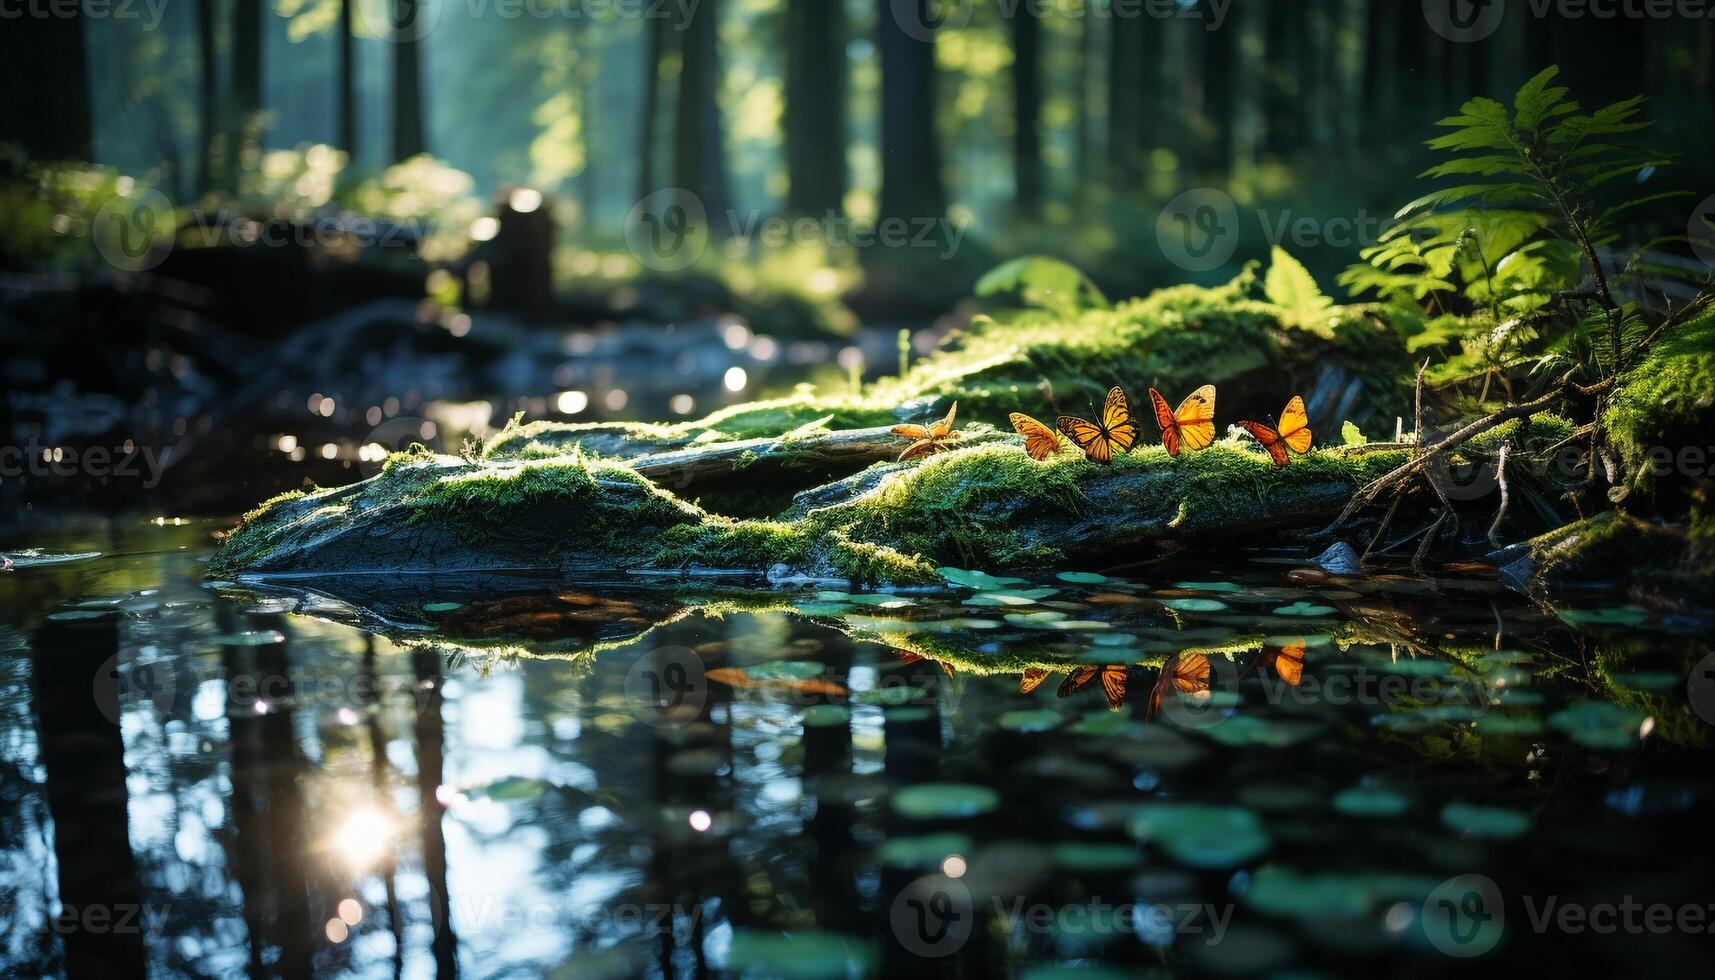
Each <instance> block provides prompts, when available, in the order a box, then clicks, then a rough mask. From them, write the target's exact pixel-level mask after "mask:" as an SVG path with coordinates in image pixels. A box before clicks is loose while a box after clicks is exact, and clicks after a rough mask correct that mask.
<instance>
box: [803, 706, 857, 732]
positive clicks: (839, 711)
mask: <svg viewBox="0 0 1715 980" xmlns="http://www.w3.org/2000/svg"><path fill="white" fill-rule="evenodd" d="M851 720H852V709H850V708H848V707H846V706H845V705H843V704H813V705H811V706H810V707H808V708H805V709H804V716H803V721H804V727H805V728H831V727H834V726H838V725H846V724H850V723H851Z"/></svg>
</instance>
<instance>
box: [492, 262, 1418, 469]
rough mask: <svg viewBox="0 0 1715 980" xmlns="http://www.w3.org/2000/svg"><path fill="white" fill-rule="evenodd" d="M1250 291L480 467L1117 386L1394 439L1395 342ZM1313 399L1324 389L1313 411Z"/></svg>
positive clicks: (557, 441) (944, 354) (1039, 314)
mask: <svg viewBox="0 0 1715 980" xmlns="http://www.w3.org/2000/svg"><path fill="white" fill-rule="evenodd" d="M1258 293H1259V287H1258V286H1257V283H1256V279H1255V276H1254V275H1253V274H1250V273H1247V274H1246V275H1244V276H1241V277H1240V278H1239V279H1237V280H1235V281H1234V282H1232V283H1229V284H1227V285H1225V286H1221V287H1216V288H1204V287H1201V286H1176V287H1173V288H1170V289H1163V290H1160V291H1158V292H1156V293H1153V294H1152V295H1150V296H1148V297H1146V298H1143V299H1134V300H1130V301H1128V302H1123V303H1120V304H1118V305H1117V306H1115V307H1114V308H1112V309H1099V310H1088V311H1084V312H1082V313H1078V314H1073V315H1067V314H1052V313H1048V312H1045V311H1040V310H1037V311H1025V312H1020V313H1015V314H1011V315H1009V316H1008V317H1007V318H1005V319H1004V320H1001V319H990V318H978V320H977V321H976V322H975V323H973V324H972V325H971V327H970V328H969V329H967V330H965V331H962V332H960V333H959V334H957V335H955V336H954V337H953V338H952V339H951V341H950V342H949V343H948V345H947V346H946V347H945V348H944V349H942V350H940V351H937V352H936V353H935V354H933V355H931V356H929V357H926V358H924V359H922V360H921V361H919V362H918V363H917V364H916V365H914V366H913V367H912V368H911V369H910V370H909V371H907V372H906V373H905V375H904V376H903V377H897V378H884V379H881V380H880V381H878V382H876V383H874V384H872V385H868V386H866V387H865V388H864V389H863V390H862V391H861V392H855V393H854V392H844V393H817V392H814V391H811V390H809V389H801V390H799V391H797V392H795V393H793V394H791V395H789V396H786V397H783V398H776V399H770V400H765V401H758V402H751V403H747V404H743V405H735V406H731V407H728V408H725V409H722V410H720V411H718V412H715V413H714V414H712V415H709V416H707V417H705V418H702V419H697V420H695V421H689V422H681V423H675V424H671V425H656V424H647V423H621V424H564V423H551V422H537V423H533V424H530V425H525V426H520V427H518V428H516V429H513V430H511V431H509V432H507V433H504V434H502V435H501V436H500V437H498V438H496V439H495V440H494V441H493V442H491V443H490V445H489V447H488V450H487V451H488V454H489V457H490V458H509V457H519V456H531V455H535V456H546V455H554V454H557V453H561V452H564V451H566V450H567V449H569V448H570V447H572V446H574V445H579V446H582V447H583V448H584V449H585V450H586V451H590V452H596V453H600V454H603V455H609V456H616V457H622V458H629V457H632V456H636V455H641V454H644V453H651V452H661V451H663V450H668V449H673V448H677V447H682V446H686V445H689V444H691V443H693V442H699V441H709V440H736V439H753V438H759V437H766V436H778V435H780V434H782V433H784V432H788V431H791V430H792V429H795V428H797V427H799V426H803V425H805V424H808V423H812V422H814V421H816V420H818V419H822V418H824V417H825V418H826V419H827V423H826V424H827V425H828V426H829V427H830V428H834V429H853V428H864V427H869V426H877V425H890V424H894V423H897V422H900V421H904V420H910V419H919V420H921V419H924V418H927V417H929V415H930V414H931V412H935V413H938V412H940V411H943V410H944V408H945V405H946V403H948V402H950V401H955V400H956V401H957V402H958V403H959V411H960V417H961V418H963V419H969V420H976V421H986V422H990V423H992V424H996V425H1004V423H1005V419H1006V416H1007V414H1008V413H1010V412H1015V411H1022V412H1028V413H1030V414H1033V415H1037V416H1042V417H1047V416H1051V415H1053V414H1055V413H1056V412H1058V411H1064V412H1083V411H1086V410H1087V409H1089V407H1090V406H1091V405H1094V404H1098V403H1099V402H1100V401H1101V398H1102V396H1103V395H1104V394H1105V393H1106V391H1107V389H1108V388H1109V387H1110V386H1112V385H1114V384H1119V385H1121V386H1123V387H1125V388H1126V389H1127V390H1128V391H1129V392H1130V393H1131V394H1132V396H1133V397H1134V398H1135V399H1142V398H1143V395H1144V392H1145V390H1146V389H1148V388H1150V387H1157V388H1160V389H1161V390H1162V391H1164V392H1166V393H1167V394H1168V395H1169V397H1176V396H1178V395H1180V394H1183V393H1186V392H1189V391H1190V390H1192V389H1193V388H1195V387H1197V386H1199V385H1202V384H1205V383H1208V384H1215V385H1219V386H1221V389H1222V390H1221V406H1222V415H1223V417H1239V416H1240V415H1249V416H1251V417H1254V418H1266V417H1268V415H1269V413H1273V412H1278V411H1279V410H1280V406H1281V405H1283V404H1285V402H1286V399H1287V398H1288V397H1289V396H1290V395H1291V394H1293V393H1295V392H1303V393H1305V394H1306V395H1308V396H1312V398H1311V400H1312V402H1313V403H1316V404H1322V405H1324V406H1325V410H1326V411H1328V412H1338V413H1340V414H1342V415H1344V414H1349V413H1351V412H1357V413H1360V414H1358V415H1357V416H1356V417H1354V419H1353V420H1354V421H1357V422H1360V423H1362V422H1364V421H1366V419H1368V418H1372V417H1373V418H1375V419H1385V420H1386V421H1387V423H1388V426H1389V427H1391V425H1392V420H1393V417H1394V415H1395V414H1396V413H1397V412H1399V411H1401V410H1402V409H1403V406H1404V401H1403V399H1404V397H1405V394H1406V389H1405V387H1404V386H1402V385H1400V383H1399V379H1400V378H1401V377H1404V376H1406V375H1407V374H1408V373H1409V371H1408V368H1407V366H1406V361H1407V357H1406V352H1405V346H1404V342H1403V340H1402V339H1401V338H1400V337H1399V336H1398V334H1397V333H1395V332H1394V331H1392V330H1391V329H1389V328H1387V327H1385V326H1383V325H1382V324H1381V323H1380V322H1379V321H1377V320H1375V319H1373V318H1371V317H1370V316H1368V314H1367V311H1366V310H1365V309H1364V308H1361V307H1341V308H1333V309H1330V310H1329V312H1328V313H1327V315H1326V317H1324V318H1320V319H1318V320H1316V321H1307V320H1306V319H1305V318H1304V317H1303V316H1302V315H1300V314H1299V313H1297V312H1295V311H1292V310H1288V309H1285V308H1283V307H1280V306H1277V305H1275V304H1273V303H1270V302H1267V301H1265V300H1262V299H1258V298H1255V297H1256V295H1257V294H1258ZM1320 388H1325V389H1327V391H1326V392H1325V396H1326V397H1324V398H1322V399H1321V400H1320V402H1318V400H1317V399H1316V398H1315V397H1314V394H1313V393H1314V392H1315V391H1317V390H1318V389H1320ZM1343 420H1344V419H1343V418H1341V419H1337V420H1334V421H1343Z"/></svg>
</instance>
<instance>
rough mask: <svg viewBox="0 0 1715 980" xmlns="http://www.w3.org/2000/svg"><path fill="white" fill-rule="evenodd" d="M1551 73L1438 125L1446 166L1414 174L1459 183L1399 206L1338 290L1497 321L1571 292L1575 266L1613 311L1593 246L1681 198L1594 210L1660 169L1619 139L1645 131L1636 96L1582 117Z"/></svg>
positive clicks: (1649, 198) (1470, 105)
mask: <svg viewBox="0 0 1715 980" xmlns="http://www.w3.org/2000/svg"><path fill="white" fill-rule="evenodd" d="M1558 74H1559V69H1558V68H1555V67H1550V68H1548V69H1546V70H1545V71H1543V72H1542V73H1540V74H1538V75H1537V76H1536V77H1535V78H1532V79H1531V80H1530V81H1529V82H1526V83H1525V85H1524V87H1523V88H1521V89H1519V92H1518V94H1517V96H1516V97H1515V98H1514V99H1513V105H1512V107H1511V109H1510V110H1509V109H1508V107H1507V106H1505V105H1503V104H1502V103H1500V102H1498V101H1496V100H1494V99H1488V98H1476V99H1471V100H1470V101H1468V102H1466V103H1465V104H1464V105H1463V106H1462V107H1461V108H1460V110H1459V113H1458V114H1457V115H1454V116H1450V117H1448V118H1446V119H1443V120H1441V121H1440V122H1439V123H1438V125H1440V126H1442V127H1444V128H1446V129H1447V130H1448V132H1446V133H1444V134H1442V135H1441V136H1438V137H1436V138H1435V139H1433V140H1431V141H1429V146H1430V147H1432V148H1433V149H1436V150H1441V151H1444V152H1447V153H1449V154H1451V155H1452V158H1451V159H1449V160H1447V161H1445V162H1443V163H1441V164H1438V165H1437V166H1435V167H1432V168H1430V169H1429V170H1427V171H1425V172H1424V173H1423V175H1422V176H1424V177H1429V178H1437V179H1449V178H1450V179H1455V180H1457V181H1459V182H1458V183H1455V184H1453V185H1451V186H1448V187H1443V188H1440V189H1438V190H1435V191H1432V192H1430V193H1428V194H1425V195H1424V196H1422V197H1420V198H1418V199H1417V200H1415V201H1412V202H1411V203H1410V204H1407V205H1406V206H1405V207H1403V208H1401V209H1400V210H1399V212H1398V213H1397V214H1396V215H1395V218H1396V219H1397V221H1398V222H1399V223H1398V224H1397V225H1395V226H1393V227H1392V228H1390V229H1389V230H1388V232H1387V233H1386V234H1384V235H1383V236H1382V239H1381V241H1380V242H1379V243H1378V244H1377V245H1376V246H1374V247H1372V248H1369V249H1366V250H1365V251H1364V252H1363V258H1364V259H1365V260H1366V263H1367V264H1365V265H1358V266H1354V267H1352V268H1350V269H1348V270H1347V271H1346V272H1345V273H1344V274H1343V275H1342V276H1341V278H1340V282H1341V284H1342V285H1344V286H1346V287H1347V288H1349V289H1352V290H1354V291H1356V292H1374V293H1376V294H1379V295H1380V296H1382V297H1383V298H1384V299H1387V300H1389V301H1391V302H1404V301H1411V302H1414V303H1418V304H1422V305H1424V306H1426V307H1428V308H1429V309H1430V311H1431V312H1441V311H1442V310H1449V309H1452V308H1453V307H1455V306H1462V307H1463V309H1462V310H1457V311H1458V312H1473V311H1475V312H1485V313H1488V314H1489V315H1490V316H1492V317H1494V318H1496V319H1504V318H1506V317H1508V316H1517V315H1521V314H1526V313H1530V312H1532V311H1534V310H1536V309H1539V308H1541V307H1542V306H1544V305H1545V304H1547V303H1549V302H1550V301H1552V300H1553V299H1554V298H1555V296H1556V295H1557V294H1560V293H1562V292H1569V291H1573V290H1575V289H1576V288H1577V287H1578V285H1579V281H1580V276H1581V269H1582V271H1583V272H1585V273H1588V274H1589V275H1590V276H1591V279H1592V286H1591V288H1592V289H1593V291H1594V293H1595V295H1597V296H1598V297H1599V298H1600V300H1601V301H1602V305H1603V306H1604V307H1605V308H1608V309H1610V310H1617V309H1618V306H1619V304H1618V303H1617V302H1615V300H1614V297H1613V292H1612V290H1611V286H1610V283H1609V281H1608V273H1607V270H1605V269H1604V268H1603V267H1602V266H1601V264H1600V261H1599V254H1600V253H1599V251H1598V250H1599V249H1601V248H1603V247H1604V246H1607V245H1611V244H1613V243H1615V242H1617V241H1618V240H1619V237H1620V234H1621V231H1622V230H1623V228H1624V223H1625V221H1626V220H1627V218H1628V217H1630V216H1631V215H1632V214H1633V213H1634V212H1636V211H1637V209H1639V208H1641V207H1644V206H1645V205H1648V204H1652V203H1655V202H1657V201H1661V200H1664V199H1668V198H1672V197H1680V196H1684V195H1685V192H1663V193H1651V194H1646V195H1642V196H1638V197H1633V198H1631V199H1629V200H1624V201H1622V202H1620V203H1617V204H1612V205H1602V204H1599V203H1597V198H1598V196H1599V194H1600V193H1604V192H1605V191H1606V188H1607V185H1610V184H1612V183H1613V182H1614V181H1617V180H1619V179H1620V178H1622V177H1632V178H1634V180H1636V181H1638V182H1642V181H1643V180H1645V179H1647V178H1648V177H1649V176H1651V175H1653V173H1654V170H1655V168H1657V167H1659V166H1662V165H1664V164H1666V163H1668V162H1669V161H1668V160H1666V159H1664V158H1663V157H1661V156H1660V155H1658V154H1655V153H1652V152H1650V151H1648V150H1645V149H1641V148H1638V147H1635V146H1631V145H1629V144H1628V143H1627V142H1626V140H1625V139H1624V137H1627V136H1629V135H1630V134H1632V133H1635V132H1637V131H1639V130H1642V129H1644V128H1645V127H1647V126H1648V125H1649V124H1648V123H1647V122H1644V121H1642V120H1641V119H1639V118H1638V116H1639V113H1640V111H1641V109H1642V106H1643V99H1642V98H1641V97H1640V98H1633V99H1625V100H1622V101H1620V102H1616V103H1614V104H1612V105H1609V106H1607V107H1605V108H1602V109H1598V110H1596V111H1595V112H1592V113H1585V112H1584V111H1583V110H1582V109H1581V107H1580V106H1579V104H1578V103H1577V102H1576V101H1575V100H1573V99H1572V98H1570V97H1569V95H1568V90H1567V89H1566V88H1564V87H1562V86H1558V85H1555V84H1554V80H1555V78H1556V77H1557V76H1558ZM1664 241H1665V240H1664ZM1640 268H1641V267H1640Z"/></svg>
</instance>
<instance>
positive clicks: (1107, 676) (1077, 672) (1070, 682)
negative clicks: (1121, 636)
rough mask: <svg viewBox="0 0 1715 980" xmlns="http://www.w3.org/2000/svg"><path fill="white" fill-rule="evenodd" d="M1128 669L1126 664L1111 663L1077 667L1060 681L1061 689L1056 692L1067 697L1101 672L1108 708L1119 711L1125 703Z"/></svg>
mask: <svg viewBox="0 0 1715 980" xmlns="http://www.w3.org/2000/svg"><path fill="white" fill-rule="evenodd" d="M1127 672H1128V670H1127V668H1126V665H1125V664H1109V665H1108V666H1106V667H1075V668H1073V670H1072V672H1071V673H1070V674H1067V675H1066V679H1065V680H1064V681H1061V682H1060V690H1058V691H1056V692H1054V693H1055V695H1056V696H1057V697H1062V698H1063V697H1066V696H1067V695H1069V694H1072V693H1074V692H1076V691H1080V690H1082V689H1083V688H1084V687H1085V686H1086V685H1088V684H1089V683H1090V682H1091V681H1093V680H1095V679H1096V675H1097V674H1100V675H1101V678H1102V693H1103V694H1105V695H1107V699H1108V710H1110V711H1118V710H1119V709H1120V708H1121V707H1122V706H1123V705H1124V704H1125V680H1126V674H1127Z"/></svg>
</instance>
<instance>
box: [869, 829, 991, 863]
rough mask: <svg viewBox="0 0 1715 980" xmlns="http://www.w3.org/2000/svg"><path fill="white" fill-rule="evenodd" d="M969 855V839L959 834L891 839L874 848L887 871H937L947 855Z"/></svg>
mask: <svg viewBox="0 0 1715 980" xmlns="http://www.w3.org/2000/svg"><path fill="white" fill-rule="evenodd" d="M969 853H971V839H970V838H969V837H967V836H965V835H964V834H958V833H945V834H923V835H920V836H912V837H892V838H889V839H888V840H886V841H885V842H883V843H882V845H881V846H880V847H878V848H876V849H875V856H876V858H877V859H878V860H879V861H880V862H881V863H882V864H884V865H886V866H888V867H890V868H908V869H921V870H928V869H931V868H939V867H940V866H941V862H942V861H944V860H946V859H947V856H948V855H949V854H969Z"/></svg>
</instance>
